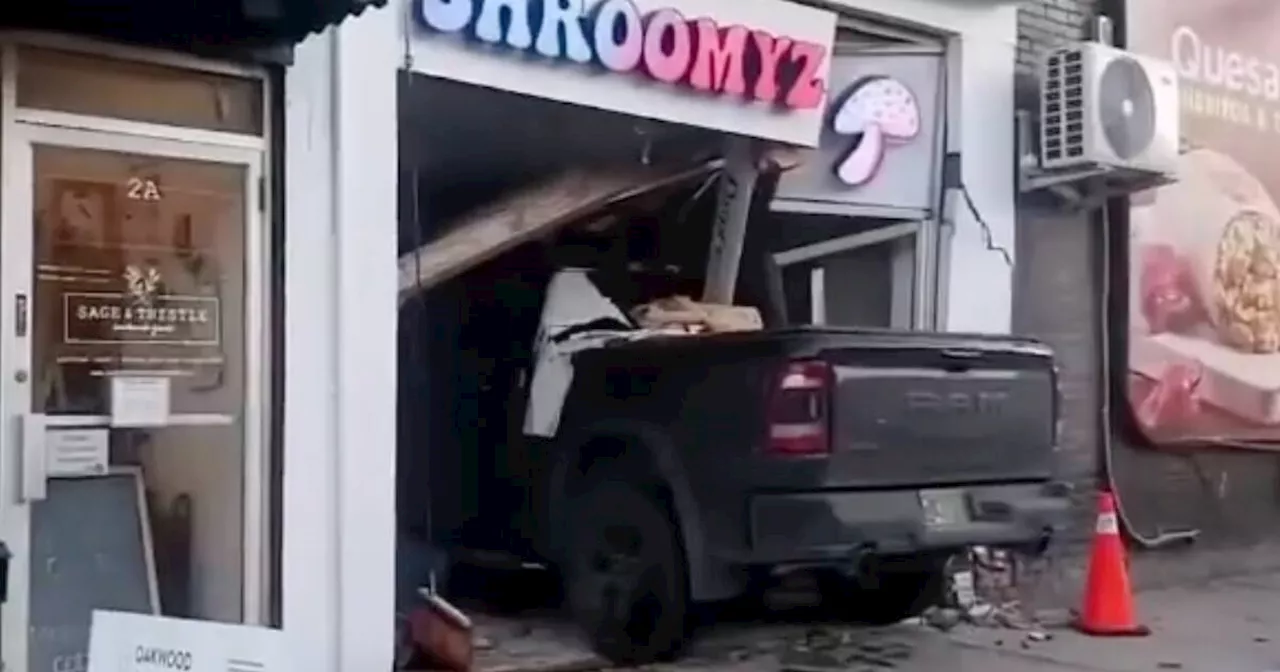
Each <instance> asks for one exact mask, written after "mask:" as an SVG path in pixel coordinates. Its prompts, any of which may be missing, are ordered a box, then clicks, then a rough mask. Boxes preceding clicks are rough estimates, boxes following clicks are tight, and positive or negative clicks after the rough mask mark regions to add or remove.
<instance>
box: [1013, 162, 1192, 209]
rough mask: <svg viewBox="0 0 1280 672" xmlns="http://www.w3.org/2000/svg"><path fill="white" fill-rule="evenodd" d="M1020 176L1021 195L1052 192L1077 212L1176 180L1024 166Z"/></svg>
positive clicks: (1100, 169) (1121, 172) (1093, 168)
mask: <svg viewBox="0 0 1280 672" xmlns="http://www.w3.org/2000/svg"><path fill="white" fill-rule="evenodd" d="M1019 173H1020V175H1019V176H1018V178H1019V179H1018V191H1019V192H1021V193H1024V194H1027V193H1034V192H1042V193H1049V194H1052V195H1053V196H1055V197H1057V198H1058V199H1059V200H1060V201H1062V203H1063V204H1064V205H1066V206H1067V207H1068V208H1070V209H1072V210H1077V211H1078V210H1090V209H1093V208H1097V207H1101V206H1102V205H1104V204H1105V203H1106V202H1107V201H1109V200H1111V199H1113V198H1118V197H1122V196H1128V195H1131V194H1135V193H1138V192H1140V191H1146V190H1148V189H1154V188H1156V187H1163V186H1165V185H1169V184H1173V183H1174V182H1176V181H1177V179H1176V178H1175V177H1174V176H1172V175H1170V174H1165V173H1151V172H1145V171H1136V170H1127V169H1122V168H1109V167H1106V166H1082V167H1078V168H1069V169H1060V170H1044V169H1041V168H1039V167H1038V166H1031V167H1029V166H1025V165H1024V166H1023V167H1022V168H1021V170H1020V171H1019Z"/></svg>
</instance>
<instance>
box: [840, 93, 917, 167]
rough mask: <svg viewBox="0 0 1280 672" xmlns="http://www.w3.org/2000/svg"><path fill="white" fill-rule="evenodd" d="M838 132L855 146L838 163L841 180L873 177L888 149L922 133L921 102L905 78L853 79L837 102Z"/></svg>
mask: <svg viewBox="0 0 1280 672" xmlns="http://www.w3.org/2000/svg"><path fill="white" fill-rule="evenodd" d="M831 125H832V128H833V129H834V130H835V132H836V133H839V134H840V135H845V136H849V137H851V138H853V147H852V149H850V150H849V152H848V153H847V154H845V156H844V158H843V159H841V160H840V163H839V165H837V166H836V177H838V178H840V181H841V182H844V183H845V184H847V185H849V186H851V187H857V186H860V185H863V184H866V183H867V182H869V181H871V178H873V177H875V175H876V171H878V170H879V169H880V163H881V162H882V161H884V154H885V151H887V150H888V148H889V147H891V146H893V145H900V144H903V143H906V142H909V141H910V140H911V139H912V138H915V137H916V135H918V134H919V133H920V103H919V102H918V101H917V100H916V94H914V93H912V92H911V89H909V88H907V86H906V85H905V84H903V83H902V82H900V81H898V80H896V79H893V78H892V77H884V76H880V75H876V76H872V77H866V78H863V79H860V80H858V81H856V82H854V83H853V86H850V87H849V91H848V93H846V94H845V95H844V97H843V100H841V101H840V102H839V104H838V105H837V106H836V111H835V114H834V115H833V117H832V121H831Z"/></svg>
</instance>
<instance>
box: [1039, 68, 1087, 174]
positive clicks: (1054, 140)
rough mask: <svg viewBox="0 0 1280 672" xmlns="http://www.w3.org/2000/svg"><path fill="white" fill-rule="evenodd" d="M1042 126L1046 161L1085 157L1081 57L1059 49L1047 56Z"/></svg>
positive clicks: (1083, 84) (1042, 102) (1083, 82)
mask: <svg viewBox="0 0 1280 672" xmlns="http://www.w3.org/2000/svg"><path fill="white" fill-rule="evenodd" d="M1045 68H1046V70H1045V78H1044V89H1043V92H1042V100H1041V106H1042V114H1041V123H1042V124H1043V125H1044V129H1043V131H1044V146H1043V148H1042V152H1043V156H1044V158H1045V160H1050V161H1052V160H1058V159H1063V158H1070V157H1077V156H1081V155H1083V154H1084V135H1085V134H1084V130H1085V123H1086V120H1085V114H1084V110H1085V81H1084V56H1083V54H1081V53H1080V52H1079V51H1075V50H1070V49H1062V50H1059V51H1056V52H1054V53H1053V54H1051V55H1050V56H1049V59H1048V61H1047V63H1046V66H1045Z"/></svg>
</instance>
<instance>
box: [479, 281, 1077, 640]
mask: <svg viewBox="0 0 1280 672" xmlns="http://www.w3.org/2000/svg"><path fill="white" fill-rule="evenodd" d="M534 362H535V364H534V366H533V367H532V368H533V371H532V372H531V376H530V377H529V378H527V379H525V380H524V381H523V382H522V384H521V389H520V391H519V392H518V396H516V397H514V398H520V399H523V400H525V401H526V402H527V408H526V409H525V413H524V418H523V432H522V434H523V436H524V440H523V441H521V442H517V443H518V444H519V445H516V444H510V445H507V446H505V447H503V448H502V449H501V450H503V451H508V453H509V454H507V455H505V456H504V458H503V459H509V460H515V459H516V457H515V453H516V452H520V453H523V454H524V456H525V458H528V457H529V455H530V454H535V455H536V456H537V459H536V460H535V461H536V462H537V463H539V464H540V465H541V467H539V468H537V469H534V470H528V471H526V472H525V473H531V474H535V475H534V476H532V477H530V478H529V482H528V483H526V484H525V485H527V486H528V490H529V492H528V496H527V497H523V498H522V499H523V500H524V501H525V502H527V507H526V510H525V511H523V512H521V513H520V514H518V515H516V516H514V517H516V518H519V519H520V520H521V521H523V522H522V524H521V526H522V527H523V529H522V531H521V532H520V534H521V536H523V537H524V538H526V539H531V540H533V543H534V545H535V546H536V547H537V552H538V553H539V554H540V555H542V556H543V557H545V558H546V560H547V561H549V562H550V563H551V564H553V565H554V566H555V567H557V568H558V569H559V570H560V573H561V575H562V577H563V582H564V590H565V594H566V597H567V601H568V603H569V604H570V606H571V607H572V608H573V610H574V612H575V613H576V614H577V616H578V618H579V619H580V622H581V624H582V626H583V627H584V628H585V629H586V630H587V632H588V633H589V635H590V637H591V639H592V641H593V642H594V645H595V646H596V648H597V649H598V650H599V651H600V652H601V653H602V654H604V655H606V656H607V657H610V658H612V659H614V660H616V661H620V662H622V661H626V662H643V661H650V660H655V659H660V658H663V657H668V656H670V655H673V654H674V653H675V652H676V651H677V650H678V649H679V648H680V646H681V644H682V642H684V641H685V629H684V628H685V625H686V622H687V615H688V614H689V613H690V610H691V608H692V606H693V605H695V604H698V603H706V602H713V601H720V600H726V599H731V598H734V597H738V596H740V595H742V594H743V593H745V592H747V591H749V590H751V589H752V586H753V585H755V581H756V579H758V578H760V577H766V576H770V575H776V574H778V573H783V572H793V571H812V572H816V573H820V574H821V575H823V576H824V577H827V578H826V579H824V580H829V581H830V583H829V584H827V585H828V587H827V588H825V589H824V595H825V597H828V598H830V597H831V596H832V594H837V595H838V594H839V592H840V591H845V590H847V591H848V592H849V596H848V599H847V602H848V605H849V613H850V615H852V616H856V617H857V618H859V619H861V620H864V621H868V622H873V623H888V622H893V621H897V620H900V619H902V618H906V617H910V616H912V615H915V614H918V613H919V612H920V611H922V610H923V609H924V608H925V607H927V606H929V605H930V604H932V603H933V601H934V600H936V598H937V597H938V596H939V594H940V589H941V586H942V583H943V574H944V564H945V562H946V560H947V558H948V557H950V556H951V555H952V554H954V553H956V552H957V551H960V550H962V549H964V548H966V547H968V546H971V545H988V546H993V547H1016V548H1020V549H1025V550H1028V551H1037V550H1042V549H1043V548H1044V546H1045V545H1046V544H1047V543H1048V542H1049V541H1050V540H1051V538H1052V537H1053V535H1054V531H1055V529H1057V527H1058V526H1059V524H1060V523H1061V522H1062V520H1063V516H1064V514H1065V513H1066V510H1067V503H1066V498H1065V491H1064V490H1063V489H1062V488H1060V487H1059V485H1058V484H1056V483H1055V482H1054V480H1053V477H1054V459H1053V451H1054V444H1055V441H1056V438H1057V437H1056V433H1057V419H1058V413H1059V399H1058V389H1057V380H1056V369H1055V365H1054V358H1053V355H1052V353H1051V351H1050V350H1049V349H1048V348H1046V347H1045V346H1044V345H1041V344H1039V343H1036V342H1033V341H1030V340H1026V339H1021V338H1015V337H1009V336H973V335H960V334H940V333H918V332H917V333H911V332H889V331H875V330H857V329H834V328H816V327H815V328H782V329H768V330H761V331H753V332H742V333H722V334H711V335H698V336H689V335H673V334H665V333H660V332H653V331H646V330H644V329H641V328H640V327H638V326H637V325H636V324H635V323H633V322H632V321H631V320H630V318H629V317H628V314H627V306H625V305H619V301H618V300H615V299H613V298H609V297H607V296H606V295H605V293H603V292H601V291H599V289H598V287H597V286H596V284H595V283H593V281H592V274H591V273H590V272H587V271H573V270H566V271H562V272H561V273H559V274H558V275H557V276H555V277H554V278H553V279H552V281H551V283H550V285H549V287H548V288H547V296H546V302H545V304H544V308H543V312H542V321H541V325H540V328H539V333H538V338H537V342H536V344H535V346H534ZM522 459H524V458H522ZM500 461H501V460H500Z"/></svg>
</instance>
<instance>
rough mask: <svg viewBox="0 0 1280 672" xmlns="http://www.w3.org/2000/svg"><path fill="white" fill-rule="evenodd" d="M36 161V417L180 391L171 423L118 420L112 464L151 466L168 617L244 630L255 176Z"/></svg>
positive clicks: (52, 156) (165, 162) (179, 164)
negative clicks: (139, 394) (116, 397)
mask: <svg viewBox="0 0 1280 672" xmlns="http://www.w3.org/2000/svg"><path fill="white" fill-rule="evenodd" d="M33 159H34V166H33V167H34V207H35V218H34V220H35V231H34V244H35V263H34V266H35V278H34V280H35V282H34V300H33V308H32V317H31V320H32V328H31V330H32V372H31V382H32V393H33V397H34V399H33V402H32V406H33V409H32V410H33V411H34V412H36V413H40V414H46V415H49V416H54V417H57V416H84V417H86V418H87V417H103V416H107V415H109V414H112V413H116V412H118V411H119V408H114V409H113V408H111V405H112V395H113V394H119V393H120V390H121V389H123V388H122V385H124V384H125V383H126V382H128V381H130V380H132V381H147V384H148V385H153V386H154V385H162V386H163V387H165V388H166V394H165V395H164V396H165V398H167V401H166V402H165V403H167V404H168V405H169V408H168V409H167V411H166V412H167V415H168V420H167V421H166V422H165V423H164V425H163V426H160V427H156V428H150V427H125V428H121V427H112V428H111V429H110V430H109V432H110V434H109V437H110V438H109V446H110V463H111V466H112V467H113V468H115V467H127V468H133V469H138V470H140V471H141V474H142V482H143V484H144V487H145V490H146V498H147V504H148V508H149V510H150V511H149V518H150V520H149V523H150V528H151V536H152V539H153V543H152V545H153V552H152V555H153V557H154V564H155V569H156V574H157V577H158V584H159V586H158V587H159V593H160V604H161V608H162V611H163V613H165V614H168V615H174V616H189V617H197V618H205V619H212V620H220V621H240V620H242V618H243V616H244V614H243V604H242V602H243V593H244V591H243V586H244V581H243V579H244V576H243V574H244V567H245V563H244V552H243V548H244V536H245V535H244V518H245V516H244V502H245V498H244V492H245V476H244V474H245V462H246V461H245V443H244V436H245V435H244V428H243V426H242V424H241V423H242V420H241V419H242V417H243V413H242V409H243V404H244V390H245V375H246V350H245V346H246V341H245V329H244V307H245V296H246V295H245V266H244V260H245V226H246V222H245V212H246V208H245V198H246V194H245V184H246V177H245V173H244V170H245V168H244V166H242V165H235V164H217V163H204V162H200V161H194V160H177V159H169V158H157V157H154V156H143V155H132V154H123V153H115V152H106V151H97V150H88V149H75V148H64V147H56V146H47V145H37V146H35V147H34V148H33ZM113 381H114V382H113ZM43 504H44V503H43V502H42V503H40V505H43ZM36 604H40V601H39V600H37V601H36ZM33 617H38V614H37V615H34V616H33ZM37 620H38V618H37Z"/></svg>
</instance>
